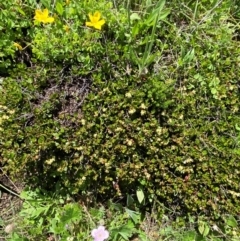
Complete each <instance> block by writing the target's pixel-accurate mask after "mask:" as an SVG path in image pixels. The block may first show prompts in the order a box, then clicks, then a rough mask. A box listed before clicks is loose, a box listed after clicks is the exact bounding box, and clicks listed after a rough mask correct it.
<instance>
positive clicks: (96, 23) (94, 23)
mask: <svg viewBox="0 0 240 241" xmlns="http://www.w3.org/2000/svg"><path fill="white" fill-rule="evenodd" d="M88 16H89V19H90V22H86V26H88V27H94V28H96V29H99V30H101V28H102V25H103V24H105V20H100V18H101V13H100V12H99V11H96V12H95V13H94V14H93V15H92V14H91V13H89V14H88Z"/></svg>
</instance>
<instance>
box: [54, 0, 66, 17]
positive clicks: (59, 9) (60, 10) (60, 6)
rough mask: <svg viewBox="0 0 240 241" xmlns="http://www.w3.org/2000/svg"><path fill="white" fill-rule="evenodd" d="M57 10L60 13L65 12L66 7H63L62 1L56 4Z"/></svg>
mask: <svg viewBox="0 0 240 241" xmlns="http://www.w3.org/2000/svg"><path fill="white" fill-rule="evenodd" d="M56 10H57V12H58V13H59V14H60V15H62V14H63V11H64V9H63V5H62V4H61V3H60V2H58V3H57V4H56Z"/></svg>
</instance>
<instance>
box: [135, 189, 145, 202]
mask: <svg viewBox="0 0 240 241" xmlns="http://www.w3.org/2000/svg"><path fill="white" fill-rule="evenodd" d="M136 194H137V199H138V201H139V203H142V202H143V200H144V192H143V190H142V189H138V190H137V192H136Z"/></svg>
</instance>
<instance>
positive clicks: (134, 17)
mask: <svg viewBox="0 0 240 241" xmlns="http://www.w3.org/2000/svg"><path fill="white" fill-rule="evenodd" d="M140 19H141V18H140V16H139V15H138V14H137V13H132V14H131V16H130V20H131V21H134V20H140Z"/></svg>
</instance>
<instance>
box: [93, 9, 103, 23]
mask: <svg viewBox="0 0 240 241" xmlns="http://www.w3.org/2000/svg"><path fill="white" fill-rule="evenodd" d="M100 18H101V13H100V12H99V11H96V12H95V13H94V20H95V21H96V22H97V21H99V20H100Z"/></svg>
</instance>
